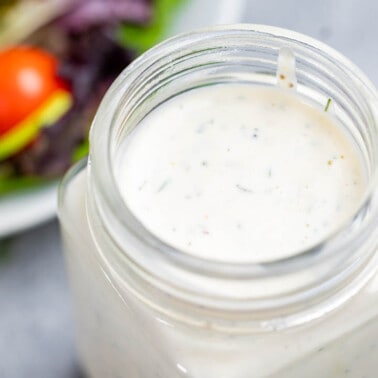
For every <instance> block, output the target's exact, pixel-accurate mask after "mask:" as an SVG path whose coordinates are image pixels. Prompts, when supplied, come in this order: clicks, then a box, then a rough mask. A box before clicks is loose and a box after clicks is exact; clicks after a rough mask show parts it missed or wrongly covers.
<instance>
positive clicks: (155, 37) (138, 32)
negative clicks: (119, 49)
mask: <svg viewBox="0 0 378 378" xmlns="http://www.w3.org/2000/svg"><path fill="white" fill-rule="evenodd" d="M185 1H187V0H156V1H155V4H154V14H153V19H152V21H151V23H150V24H149V25H148V26H140V25H130V24H127V25H126V24H125V25H121V26H120V28H119V30H118V38H119V41H120V43H121V44H122V45H123V46H125V47H128V48H131V49H132V50H134V51H135V52H136V53H138V54H141V53H142V52H144V51H146V50H148V49H149V48H150V47H152V46H153V45H155V44H156V43H158V42H160V41H161V40H162V39H163V38H164V37H165V34H166V32H167V30H168V28H169V26H170V25H171V23H172V20H173V19H174V17H175V14H176V12H177V11H178V10H179V8H180V6H181V5H182V4H183V3H184V2H185Z"/></svg>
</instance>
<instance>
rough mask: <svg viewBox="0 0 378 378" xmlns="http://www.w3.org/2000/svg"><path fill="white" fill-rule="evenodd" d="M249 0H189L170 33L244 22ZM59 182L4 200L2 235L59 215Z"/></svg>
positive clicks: (1, 205)
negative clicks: (57, 213)
mask: <svg viewBox="0 0 378 378" xmlns="http://www.w3.org/2000/svg"><path fill="white" fill-rule="evenodd" d="M245 2H246V0H191V1H188V2H187V3H186V4H185V5H184V7H183V9H182V11H180V14H179V16H178V17H176V20H175V23H174V25H173V27H172V30H171V32H170V34H172V35H173V34H176V33H179V32H183V31H188V30H191V29H195V28H199V27H204V26H210V25H215V24H232V23H237V22H241V21H242V17H243V9H244V5H245ZM56 208H57V184H53V185H48V186H44V187H42V188H39V189H34V190H31V191H28V192H23V193H22V194H18V195H12V196H6V197H5V198H3V199H1V200H0V238H1V237H4V236H8V235H11V234H13V233H16V232H20V231H22V230H25V229H27V228H30V227H32V226H36V225H38V224H40V223H43V222H45V221H47V220H49V219H51V218H53V217H54V216H55V214H56Z"/></svg>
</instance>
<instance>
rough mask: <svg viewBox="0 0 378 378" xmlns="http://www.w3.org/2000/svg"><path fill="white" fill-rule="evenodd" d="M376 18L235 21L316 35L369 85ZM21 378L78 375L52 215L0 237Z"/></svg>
mask: <svg viewBox="0 0 378 378" xmlns="http://www.w3.org/2000/svg"><path fill="white" fill-rule="evenodd" d="M230 1H232V0H230ZM377 16H378V2H377V1H375V0H328V1H326V0H318V1H313V0H305V1H304V0H281V1H279V0H264V1H261V0H250V1H248V0H247V9H246V11H245V19H244V20H242V21H245V22H252V23H259V24H270V25H276V26H281V27H286V28H289V29H292V30H296V31H299V32H302V33H306V34H308V35H311V36H313V37H315V38H318V39H320V40H323V41H324V42H326V43H328V44H330V45H331V46H333V47H335V48H336V49H338V50H339V51H341V52H342V53H344V54H345V55H346V56H348V57H349V58H350V59H352V60H353V61H354V62H355V63H356V64H357V65H358V66H360V67H361V68H362V69H363V70H364V71H365V72H366V74H367V75H368V76H369V77H370V78H371V80H372V81H373V82H374V83H375V84H376V85H377V84H378V42H377V36H378V22H377ZM26 377H27V378H51V377H52V378H79V377H81V373H80V369H79V366H78V363H77V359H76V353H75V346H74V333H73V319H72V312H71V303H70V296H69V291H68V286H67V280H66V276H65V272H64V263H63V257H62V251H61V246H60V240H59V228H58V224H57V222H56V221H52V222H50V223H48V224H45V225H43V226H40V227H37V228H34V229H32V230H29V231H27V232H25V233H23V234H19V235H16V236H14V237H13V238H11V239H9V240H6V241H2V242H1V243H0V378H26ZM104 378H106V377H104Z"/></svg>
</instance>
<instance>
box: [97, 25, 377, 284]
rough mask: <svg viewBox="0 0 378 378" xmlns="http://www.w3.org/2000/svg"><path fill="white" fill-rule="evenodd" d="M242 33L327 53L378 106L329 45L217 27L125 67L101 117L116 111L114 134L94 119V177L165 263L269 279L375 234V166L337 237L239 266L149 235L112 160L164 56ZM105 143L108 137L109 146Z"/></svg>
mask: <svg viewBox="0 0 378 378" xmlns="http://www.w3.org/2000/svg"><path fill="white" fill-rule="evenodd" d="M238 33H239V34H248V33H249V34H250V35H251V37H252V36H255V37H256V35H259V36H268V37H269V38H271V39H273V40H277V43H278V45H279V44H280V45H281V46H285V45H287V44H289V43H291V42H293V41H294V42H295V43H298V42H299V43H300V44H301V46H303V47H304V48H308V47H310V48H312V49H314V50H315V51H316V52H319V51H321V52H322V54H324V55H327V56H329V57H330V58H331V59H333V60H334V61H337V63H338V65H339V66H340V67H342V68H343V70H344V71H345V72H346V73H347V74H348V75H349V77H350V78H351V82H353V83H354V84H355V86H356V87H357V88H359V90H360V91H362V92H363V95H364V96H365V97H366V98H368V99H370V101H371V103H370V104H368V106H372V104H373V102H375V101H377V94H376V90H375V88H374V86H373V85H372V84H371V83H370V82H369V80H368V79H367V78H366V77H365V75H364V74H363V73H362V72H361V71H360V70H359V69H358V68H357V67H355V66H354V65H353V64H352V63H351V62H350V61H349V60H348V59H347V58H345V57H344V56H342V55H341V54H340V53H338V52H336V51H335V50H333V49H332V48H330V47H328V46H327V45H324V44H323V43H321V42H319V41H317V40H314V39H312V38H310V37H307V36H304V35H302V34H299V33H296V32H292V31H289V30H285V29H281V28H276V27H271V26H265V25H244V24H240V25H230V26H217V27H211V28H208V29H202V30H198V31H194V32H191V33H186V34H181V35H179V36H177V37H173V38H171V39H168V40H167V41H165V42H163V43H161V44H159V45H157V46H156V47H154V48H153V49H151V50H150V51H148V52H147V53H145V54H144V55H142V56H141V57H140V58H138V59H137V60H136V61H134V62H133V63H132V64H131V65H130V66H129V67H128V68H126V70H125V71H124V72H123V73H122V74H121V75H120V77H119V78H118V79H117V80H116V82H115V83H114V84H113V86H112V88H111V89H110V91H109V93H108V94H107V96H106V97H105V99H104V101H103V103H102V105H101V108H100V112H104V113H108V114H109V113H110V112H109V110H108V111H106V110H107V109H105V108H111V109H114V112H113V118H112V119H111V120H110V122H109V120H108V121H107V123H108V125H109V129H110V132H108V135H104V134H106V130H104V129H106V128H104V125H99V121H98V120H95V122H94V125H93V128H92V131H91V144H92V148H91V153H90V159H91V165H92V171H93V170H95V167H96V165H97V161H98V160H99V159H102V160H105V162H106V163H107V164H106V165H107V167H106V169H104V170H103V171H102V172H96V173H94V175H95V176H97V175H98V180H96V181H97V184H98V187H99V191H100V192H101V196H103V197H104V199H105V202H106V203H107V204H108V205H109V207H110V209H112V212H113V214H115V215H116V217H117V218H119V219H120V221H121V223H122V224H123V225H124V226H125V227H127V228H128V229H130V230H132V231H133V233H134V234H135V236H136V237H138V238H142V239H143V240H145V241H146V240H147V241H149V243H151V245H153V247H154V250H156V251H157V252H158V253H160V254H161V255H162V256H165V258H167V259H170V260H172V261H173V262H175V263H177V264H180V265H184V266H185V267H187V268H190V269H194V270H196V271H202V272H204V273H205V272H206V274H214V275H219V274H222V275H226V276H228V275H232V276H237V277H245V276H261V275H264V276H265V275H270V274H274V275H276V274H280V273H286V272H288V271H293V270H297V269H300V267H301V266H303V265H307V264H312V263H315V262H317V261H319V259H322V258H323V256H324V258H330V257H332V255H335V254H339V255H342V254H343V250H345V246H350V245H351V243H355V242H356V239H358V240H360V239H361V238H362V237H366V235H368V234H369V233H370V232H372V231H373V230H374V229H375V226H376V219H377V217H376V216H374V214H376V213H378V211H377V209H376V208H375V207H374V208H372V205H373V204H374V203H375V202H376V201H375V198H374V195H375V188H376V187H377V184H378V183H377V168H376V167H373V169H372V171H371V172H370V177H369V185H368V188H367V190H366V193H365V196H364V198H363V200H362V201H361V203H360V205H359V206H358V209H357V210H356V212H355V213H354V214H352V215H351V216H350V218H349V219H348V220H347V221H346V222H345V223H344V224H343V225H342V226H341V227H340V228H339V229H338V230H336V231H335V232H333V233H332V234H331V235H329V236H328V237H327V238H326V239H324V240H322V241H319V242H318V243H317V244H316V245H314V246H313V247H311V248H308V249H306V250H302V251H298V253H296V254H294V255H292V256H290V257H284V258H281V259H277V260H274V261H268V262H259V263H248V262H243V263H239V262H223V261H214V260H208V259H205V258H202V257H198V256H193V255H191V254H188V253H186V252H184V251H181V250H178V249H176V248H174V247H173V246H170V245H168V244H167V243H165V242H164V241H162V240H160V239H159V238H158V237H157V236H155V235H154V234H153V233H151V232H150V231H148V230H147V229H146V228H145V227H144V226H143V224H141V223H140V221H139V220H138V219H137V218H136V217H135V216H134V215H133V214H132V212H131V211H130V210H129V209H128V208H127V204H126V203H125V201H124V200H123V198H122V195H121V193H120V191H119V189H118V185H117V184H116V175H115V172H114V166H113V165H112V161H113V159H114V145H115V140H116V139H117V135H116V134H117V133H119V130H115V126H114V125H115V124H117V123H118V124H119V122H120V117H122V116H123V114H122V107H123V103H124V101H125V97H127V96H130V97H132V96H133V93H132V92H135V91H136V90H138V85H137V81H138V77H139V76H140V75H143V73H145V72H146V71H148V70H150V71H151V72H154V71H153V70H152V68H151V67H153V66H154V64H155V65H156V64H159V60H162V58H163V56H166V55H169V54H170V53H172V51H173V50H174V49H176V48H177V46H180V48H182V49H183V48H184V47H186V46H189V45H190V46H191V47H192V48H195V46H196V43H199V42H200V41H203V40H204V39H206V38H207V39H211V38H213V39H214V40H218V41H219V39H220V38H233V37H235V35H237V34H238ZM166 66H168V69H170V65H169V63H168V64H167V63H166ZM125 88H126V89H127V91H126V92H128V93H126V94H125V93H123V92H125ZM115 98H116V100H115ZM110 101H112V104H111V106H110V104H109V102H110ZM134 106H136V105H134ZM131 111H132V110H131ZM110 114H111V113H110ZM375 121H376V120H375V119H374V118H373V122H375ZM121 122H122V121H121ZM104 138H106V141H105V140H104ZM95 151H96V152H95ZM101 163H103V162H101ZM103 183H111V187H112V190H111V191H109V189H105V188H104V187H102V188H101V186H102V184H103ZM97 184H96V185H97ZM372 211H374V214H371V212H372ZM367 214H369V215H370V216H369V219H370V221H369V222H367V221H366V215H367ZM124 215H125V216H124ZM377 215H378V214H377ZM356 223H358V230H354V228H355V226H356ZM346 229H348V230H351V232H348V234H347V235H346V233H345V230H346ZM348 249H349V248H348Z"/></svg>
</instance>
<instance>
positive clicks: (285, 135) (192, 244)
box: [117, 70, 365, 262]
mask: <svg viewBox="0 0 378 378" xmlns="http://www.w3.org/2000/svg"><path fill="white" fill-rule="evenodd" d="M279 72H280V73H279V75H280V76H281V77H282V78H283V79H282V81H285V80H287V77H288V75H284V74H283V73H282V72H283V71H282V70H279ZM290 82H291V81H290ZM122 150H123V151H124V154H123V155H122V159H121V161H120V164H119V168H118V173H117V175H118V185H119V189H120V191H121V192H122V194H123V195H124V200H125V202H126V203H127V205H128V206H129V208H130V209H131V211H132V212H133V213H134V214H135V216H136V217H137V218H138V219H139V220H140V221H141V222H142V223H143V224H144V225H145V226H146V227H147V228H148V229H149V230H150V231H151V232H152V233H154V234H155V235H157V236H158V237H159V238H161V239H162V240H164V241H165V242H167V243H169V244H171V245H173V246H174V247H176V248H178V249H180V250H183V251H185V252H187V253H190V254H192V255H195V256H200V257H203V258H206V259H210V260H219V261H228V262H247V261H248V262H261V261H271V260H276V259H281V258H284V257H288V256H291V255H293V254H295V253H297V252H299V251H301V250H305V249H307V248H310V247H312V246H314V245H315V244H316V243H318V242H320V241H321V240H322V239H324V238H326V237H327V236H329V235H330V234H331V233H332V232H334V231H335V230H336V229H337V228H338V227H340V226H341V225H342V224H343V222H345V221H346V219H348V218H349V217H351V215H352V214H353V212H354V211H355V210H356V206H357V205H358V204H359V202H360V200H361V198H362V196H363V192H364V189H365V178H364V173H363V169H362V165H361V161H360V158H359V156H358V152H357V149H356V148H355V146H354V144H353V143H352V141H351V139H350V138H349V137H348V136H347V135H346V133H345V132H344V131H343V130H342V128H341V127H340V126H339V125H338V124H337V122H336V121H335V120H334V118H333V117H332V116H330V115H329V114H328V112H326V111H325V110H324V109H318V108H317V107H315V106H313V105H310V104H308V103H306V102H304V101H303V100H302V99H301V98H299V96H298V95H296V93H295V92H293V91H288V90H283V89H280V88H274V87H272V88H268V87H257V86H251V85H243V84H223V85H215V86H209V87H203V88H199V89H195V90H192V91H189V92H186V93H183V94H181V95H179V96H177V97H175V98H173V99H170V100H169V101H167V102H166V103H164V104H162V105H160V106H159V107H158V108H157V109H155V110H153V111H152V112H151V113H150V114H149V115H147V116H146V117H145V118H144V119H143V120H142V122H141V124H140V125H139V126H138V128H137V130H135V131H134V132H133V134H132V135H131V136H130V137H129V138H127V143H126V144H125V145H124V148H123V149H122Z"/></svg>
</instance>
